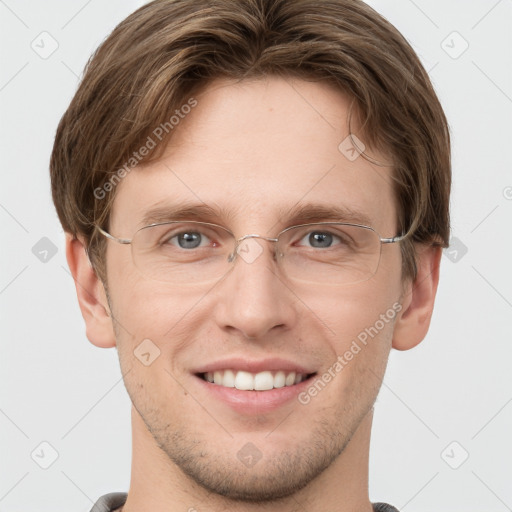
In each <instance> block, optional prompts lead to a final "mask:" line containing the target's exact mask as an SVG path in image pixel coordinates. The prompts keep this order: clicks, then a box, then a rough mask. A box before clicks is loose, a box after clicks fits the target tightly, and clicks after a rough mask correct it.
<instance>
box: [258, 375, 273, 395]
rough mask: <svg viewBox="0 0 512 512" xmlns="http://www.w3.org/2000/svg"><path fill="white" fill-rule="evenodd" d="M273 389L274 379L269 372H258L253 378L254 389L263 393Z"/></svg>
mask: <svg viewBox="0 0 512 512" xmlns="http://www.w3.org/2000/svg"><path fill="white" fill-rule="evenodd" d="M273 387H274V377H272V374H271V373H270V372H260V373H257V374H256V375H255V376H254V389H255V390H256V391H265V390H267V389H272V388H273Z"/></svg>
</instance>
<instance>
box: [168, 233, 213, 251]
mask: <svg viewBox="0 0 512 512" xmlns="http://www.w3.org/2000/svg"><path fill="white" fill-rule="evenodd" d="M208 242H209V239H208V237H207V236H206V235H204V234H203V233H200V232H199V231H183V232H181V233H178V234H176V235H173V236H172V237H170V238H168V240H167V242H166V243H169V244H171V245H176V246H178V247H179V248H180V249H196V248H197V247H201V246H204V245H206V244H207V243H208Z"/></svg>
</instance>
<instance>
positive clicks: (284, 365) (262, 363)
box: [193, 357, 315, 375]
mask: <svg viewBox="0 0 512 512" xmlns="http://www.w3.org/2000/svg"><path fill="white" fill-rule="evenodd" d="M222 370H235V371H246V372H250V373H260V372H263V371H266V370H268V371H278V370H283V371H285V372H295V373H300V374H303V375H309V374H311V373H315V370H312V369H308V368H306V367H305V366H302V365H300V364H297V363H295V362H293V361H290V360H288V359H282V358H276V357H273V358H269V359H247V357H231V358H228V359H221V360H219V361H215V362H212V363H208V364H205V365H204V366H200V367H198V368H197V369H195V370H194V371H193V373H196V374H198V373H207V372H215V371H222Z"/></svg>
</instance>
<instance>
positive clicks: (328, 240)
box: [299, 231, 341, 249]
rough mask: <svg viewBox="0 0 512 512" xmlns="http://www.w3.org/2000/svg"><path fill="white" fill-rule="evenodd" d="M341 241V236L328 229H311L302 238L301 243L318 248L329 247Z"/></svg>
mask: <svg viewBox="0 0 512 512" xmlns="http://www.w3.org/2000/svg"><path fill="white" fill-rule="evenodd" d="M339 242H341V239H340V237H338V236H336V235H334V234H332V233H329V232H328V231H311V232H310V233H308V234H307V235H305V236H304V237H302V239H301V240H300V242H299V243H300V245H309V246H310V247H314V248H316V249H328V248H329V247H332V246H333V245H335V244H336V243H339Z"/></svg>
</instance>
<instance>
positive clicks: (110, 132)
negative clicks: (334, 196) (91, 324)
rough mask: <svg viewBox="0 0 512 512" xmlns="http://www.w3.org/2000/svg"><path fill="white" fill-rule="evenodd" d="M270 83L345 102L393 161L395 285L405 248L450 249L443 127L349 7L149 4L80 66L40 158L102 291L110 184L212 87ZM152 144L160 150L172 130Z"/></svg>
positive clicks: (363, 131)
mask: <svg viewBox="0 0 512 512" xmlns="http://www.w3.org/2000/svg"><path fill="white" fill-rule="evenodd" d="M271 74H272V75H279V76H282V77H286V76H292V77H298V78H303V79H307V80H319V81H326V82H329V83H331V84H334V85H335V86H336V87H338V88H339V90H341V91H343V92H344V93H346V94H348V95H349V97H350V98H352V99H353V101H354V104H355V112H357V114H358V118H359V119H360V120H361V128H360V132H359V135H358V136H359V138H361V137H362V138H363V140H364V143H365V145H366V146H367V147H369V148H376V149H379V150H384V151H385V152H386V154H388V155H389V156H390V157H391V159H392V163H393V169H394V176H393V178H394V189H395V190H394V192H395V197H396V200H397V210H398V219H397V223H398V227H399V230H400V231H402V232H406V231H407V232H409V233H410V236H408V238H407V239H406V241H405V242H402V267H403V272H402V274H403V277H415V275H416V264H415V252H414V243H413V242H417V243H422V244H433V245H441V246H445V247H446V246H447V245H448V239H449V195H450V183H451V165H450V136H449V130H448V125H447V121H446V118H445V115H444V112H443V109H442V107H441V105H440V103H439V100H438V98H437V96H436V94H435V91H434V89H433V86H432V84H431V82H430V80H429V77H428V74H427V72H426V71H425V69H424V68H423V66H422V65H421V62H420V61H419V59H418V57H417V56H416V54H415V52H414V51H413V49H412V48H411V46H410V45H409V44H408V43H407V41H406V40H405V39H404V37H403V36H402V35H401V34H400V33H399V32H398V31H397V30H396V29H395V28H394V27H393V26H392V25H391V24H390V23H389V22H388V21H387V20H386V19H384V18H383V17H382V16H381V15H379V14H378V13H377V12H375V11H374V10H373V9H372V8H370V7H369V6H368V5H366V4H365V3H364V2H362V1H360V0H155V1H153V2H150V3H148V4H146V5H144V6H143V7H141V8H140V9H138V10H137V11H136V12H134V13H133V14H131V15H130V16H129V17H128V18H126V19H125V20H124V21H122V22H121V23H120V24H119V25H118V26H117V27H116V28H115V29H114V31H113V32H112V34H110V36H109V37H108V38H107V39H106V40H105V41H104V42H103V43H102V45H101V46H100V47H99V48H98V49H97V51H96V52H95V53H94V55H93V56H92V57H91V59H90V60H89V62H88V64H87V67H86V70H85V74H84V77H83V79H82V81H81V84H80V86H79V88H78V91H77V92H76V94H75V96H74V98H73V100H72V101H71V104H70V106H69V108H68V109H67V111H66V113H65V114H64V116H63V117H62V119H61V121H60V124H59V126H58V129H57V133H56V137H55V144H54V147H53V152H52V156H51V162H50V173H51V181H52V193H53V200H54V203H55V206H56V209H57V213H58V215H59V219H60V221H61V223H62V225H63V228H64V230H65V231H66V232H69V233H71V234H73V235H74V236H78V235H80V236H81V237H83V239H84V240H85V245H86V247H87V250H88V253H89V257H90V258H91V262H92V263H93V265H94V267H95V269H96V271H97V272H98V275H99V276H100V277H101V278H102V279H104V280H105V279H106V275H105V274H104V262H103V255H104V242H105V241H104V240H103V237H101V236H98V234H97V230H96V229H95V225H100V226H101V227H103V228H106V229H108V219H109V213H110V210H111V205H112V201H113V198H114V194H115V187H114V186H108V185H106V184H108V183H109V180H110V183H111V184H112V183H113V181H112V180H113V179H115V177H116V173H117V177H118V178H119V177H120V174H119V171H120V169H121V168H122V167H123V165H124V164H125V163H126V162H128V161H129V159H130V158H132V157H133V153H134V152H135V151H137V149H138V148H140V147H141V145H142V144H143V143H144V141H146V140H147V138H148V137H149V136H150V135H151V133H152V132H153V131H154V130H155V127H157V126H168V125H169V119H170V118H171V116H172V115H173V113H174V112H176V110H177V109H179V108H180V107H181V106H182V105H184V104H186V103H187V101H190V98H191V97H192V96H193V94H195V93H197V91H199V90H200V89H203V88H204V87H206V86H207V85H208V84H209V83H211V82H212V81H213V80H214V79H216V78H228V79H234V80H243V79H245V78H259V77H263V76H265V75H271ZM165 123H167V125H165ZM162 133H163V132H162ZM163 135H164V136H163V137H162V139H163V140H164V141H166V140H168V139H169V137H170V136H171V135H172V129H166V130H165V133H164V134H163ZM162 146H165V144H159V145H158V146H157V147H156V148H155V149H154V150H152V151H149V153H148V154H147V156H146V157H145V158H144V163H147V162H150V161H152V160H154V159H155V158H157V157H158V156H159V155H160V153H161V149H162ZM98 190H101V191H103V192H102V195H104V196H105V197H97V196H98V193H97V191H98Z"/></svg>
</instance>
